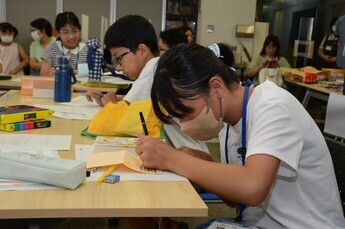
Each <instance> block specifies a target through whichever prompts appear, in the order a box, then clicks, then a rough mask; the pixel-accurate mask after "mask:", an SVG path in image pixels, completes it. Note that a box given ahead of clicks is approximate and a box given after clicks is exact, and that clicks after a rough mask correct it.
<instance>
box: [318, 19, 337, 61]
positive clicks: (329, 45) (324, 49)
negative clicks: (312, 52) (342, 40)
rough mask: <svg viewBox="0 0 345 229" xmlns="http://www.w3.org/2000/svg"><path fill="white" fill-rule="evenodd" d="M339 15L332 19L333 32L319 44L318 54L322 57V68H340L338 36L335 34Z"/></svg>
mask: <svg viewBox="0 0 345 229" xmlns="http://www.w3.org/2000/svg"><path fill="white" fill-rule="evenodd" d="M337 20H338V17H335V18H333V19H332V21H331V23H330V25H329V27H330V29H331V32H330V33H329V34H328V35H326V36H325V37H324V38H323V39H322V41H321V43H320V46H319V50H318V51H317V54H318V55H319V57H320V67H321V68H338V66H337V63H336V61H337V51H338V38H337V37H336V36H335V35H334V33H335V23H336V22H337Z"/></svg>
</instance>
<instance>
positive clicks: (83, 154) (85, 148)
mask: <svg viewBox="0 0 345 229" xmlns="http://www.w3.org/2000/svg"><path fill="white" fill-rule="evenodd" d="M93 149H94V145H83V144H75V145H74V152H75V159H76V160H79V161H86V159H87V158H88V157H89V156H90V155H91V154H92V152H93Z"/></svg>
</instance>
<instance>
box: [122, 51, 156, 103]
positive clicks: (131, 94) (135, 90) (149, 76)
mask: <svg viewBox="0 0 345 229" xmlns="http://www.w3.org/2000/svg"><path fill="white" fill-rule="evenodd" d="M158 60H159V57H155V58H152V59H151V60H149V61H148V62H147V63H146V64H145V66H144V68H143V69H142V70H141V72H140V75H139V77H138V79H136V80H135V81H134V82H133V84H132V87H131V89H130V90H129V91H128V93H127V94H126V95H125V97H124V98H123V99H124V100H126V101H127V102H129V103H131V102H133V101H139V100H145V99H150V98H151V87H152V83H153V75H154V73H155V69H156V65H157V62H158Z"/></svg>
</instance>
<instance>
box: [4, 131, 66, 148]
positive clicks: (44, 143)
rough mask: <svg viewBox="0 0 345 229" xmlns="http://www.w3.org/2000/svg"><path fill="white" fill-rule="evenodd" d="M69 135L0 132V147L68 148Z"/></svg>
mask: <svg viewBox="0 0 345 229" xmlns="http://www.w3.org/2000/svg"><path fill="white" fill-rule="evenodd" d="M71 139H72V137H71V135H34V134H0V147H1V149H12V150H14V149H15V150H21V149H32V150H42V149H44V150H70V145H71Z"/></svg>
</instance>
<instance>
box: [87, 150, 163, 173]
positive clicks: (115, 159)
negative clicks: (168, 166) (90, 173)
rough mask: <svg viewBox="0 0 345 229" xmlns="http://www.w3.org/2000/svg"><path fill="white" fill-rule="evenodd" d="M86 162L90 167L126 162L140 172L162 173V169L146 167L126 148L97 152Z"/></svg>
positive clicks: (126, 164) (125, 163) (129, 166)
mask: <svg viewBox="0 0 345 229" xmlns="http://www.w3.org/2000/svg"><path fill="white" fill-rule="evenodd" d="M86 163H87V166H86V168H88V169H91V168H97V167H102V166H112V165H119V164H124V165H125V166H127V167H128V168H130V169H132V170H134V171H137V172H140V173H149V174H162V171H161V170H156V169H148V168H145V167H144V166H143V163H142V161H141V160H140V158H139V157H137V156H135V155H133V154H131V153H130V152H129V151H126V150H121V151H114V152H104V153H95V154H92V155H90V156H89V157H88V158H87V160H86Z"/></svg>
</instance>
